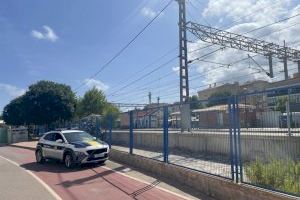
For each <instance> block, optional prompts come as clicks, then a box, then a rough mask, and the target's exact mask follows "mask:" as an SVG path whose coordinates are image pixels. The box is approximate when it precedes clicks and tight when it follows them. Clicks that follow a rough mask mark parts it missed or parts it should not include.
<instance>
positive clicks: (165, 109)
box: [163, 106, 169, 163]
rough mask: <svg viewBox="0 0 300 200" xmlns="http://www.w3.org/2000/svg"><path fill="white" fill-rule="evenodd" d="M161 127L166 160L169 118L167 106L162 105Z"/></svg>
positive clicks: (166, 159) (165, 160) (166, 160)
mask: <svg viewBox="0 0 300 200" xmlns="http://www.w3.org/2000/svg"><path fill="white" fill-rule="evenodd" d="M163 113H164V114H163V120H164V121H163V127H164V141H163V145H164V162H165V163H167V162H168V157H169V135H168V134H169V123H168V118H169V113H168V106H164V108H163Z"/></svg>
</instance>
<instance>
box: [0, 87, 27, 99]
mask: <svg viewBox="0 0 300 200" xmlns="http://www.w3.org/2000/svg"><path fill="white" fill-rule="evenodd" d="M0 91H3V92H5V93H7V94H8V95H9V96H10V97H12V98H15V97H18V96H21V95H23V94H24V93H25V90H24V89H22V88H18V87H16V86H14V85H9V84H4V83H0Z"/></svg>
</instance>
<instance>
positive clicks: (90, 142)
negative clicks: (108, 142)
mask: <svg viewBox="0 0 300 200" xmlns="http://www.w3.org/2000/svg"><path fill="white" fill-rule="evenodd" d="M87 143H88V144H89V145H92V146H100V144H99V142H97V141H87Z"/></svg>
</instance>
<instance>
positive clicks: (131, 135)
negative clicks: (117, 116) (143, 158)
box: [129, 111, 133, 154]
mask: <svg viewBox="0 0 300 200" xmlns="http://www.w3.org/2000/svg"><path fill="white" fill-rule="evenodd" d="M132 149H133V111H130V112H129V153H130V154H132Z"/></svg>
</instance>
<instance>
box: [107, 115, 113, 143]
mask: <svg viewBox="0 0 300 200" xmlns="http://www.w3.org/2000/svg"><path fill="white" fill-rule="evenodd" d="M112 125H113V118H112V115H109V135H108V143H109V148H110V149H111V139H112Z"/></svg>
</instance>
